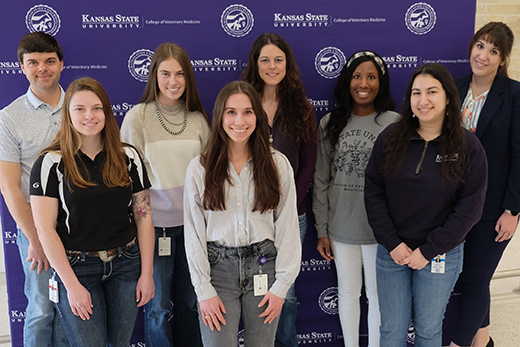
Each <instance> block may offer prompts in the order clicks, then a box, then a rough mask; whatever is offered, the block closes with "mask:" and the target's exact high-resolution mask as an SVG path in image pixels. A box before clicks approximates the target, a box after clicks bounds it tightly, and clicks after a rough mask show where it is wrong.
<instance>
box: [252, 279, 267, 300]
mask: <svg viewBox="0 0 520 347" xmlns="http://www.w3.org/2000/svg"><path fill="white" fill-rule="evenodd" d="M253 283H254V287H255V292H254V294H255V296H260V295H265V294H267V289H268V288H267V285H268V281H267V274H260V275H254V276H253Z"/></svg>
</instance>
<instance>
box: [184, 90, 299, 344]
mask: <svg viewBox="0 0 520 347" xmlns="http://www.w3.org/2000/svg"><path fill="white" fill-rule="evenodd" d="M184 188H185V192H184V220H185V233H186V253H187V255H188V264H189V267H190V274H191V279H192V283H193V286H194V288H195V292H196V294H197V297H198V301H199V308H200V313H201V314H200V323H201V332H202V339H203V342H204V346H231V345H234V344H235V343H236V336H237V332H238V323H239V320H240V316H241V315H242V318H243V321H244V327H245V344H246V345H247V346H248V347H251V346H273V345H274V338H275V333H276V327H277V325H278V324H277V323H278V319H277V318H278V316H279V314H280V311H281V309H282V305H283V302H284V298H285V295H286V293H287V290H288V289H289V287H290V286H291V284H292V283H293V282H294V280H295V279H296V276H297V275H298V272H299V268H300V260H301V246H300V242H299V229H298V220H297V212H296V189H295V184H294V175H293V172H292V168H291V165H290V163H289V161H288V160H287V158H285V156H283V155H282V154H281V153H280V152H278V151H276V150H274V149H273V148H271V147H270V146H269V134H268V128H267V118H266V117H265V115H264V111H263V109H262V104H261V101H260V97H259V95H258V93H257V92H256V91H255V90H254V88H253V87H252V86H251V85H250V84H248V83H246V82H241V81H236V82H231V83H229V84H227V85H226V86H225V87H224V88H223V89H222V90H221V91H220V93H219V95H218V96H217V100H216V101H215V108H214V110H213V126H212V133H211V137H210V139H209V142H208V145H207V147H206V148H205V150H204V152H203V154H201V155H200V156H198V157H196V158H195V159H193V161H192V162H191V164H190V165H189V167H188V170H187V173H186V182H185V186H184ZM265 275H267V278H266V276H265ZM267 323H269V324H267ZM215 328H216V330H215Z"/></svg>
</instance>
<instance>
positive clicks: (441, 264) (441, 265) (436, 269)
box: [432, 253, 446, 274]
mask: <svg viewBox="0 0 520 347" xmlns="http://www.w3.org/2000/svg"><path fill="white" fill-rule="evenodd" d="M445 268H446V253H444V254H439V255H437V256H436V257H435V258H433V260H432V273H434V274H443V273H444V269H445Z"/></svg>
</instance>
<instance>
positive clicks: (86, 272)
mask: <svg viewBox="0 0 520 347" xmlns="http://www.w3.org/2000/svg"><path fill="white" fill-rule="evenodd" d="M69 263H70V265H71V266H72V270H74V273H75V274H76V277H77V278H78V280H79V281H80V283H81V284H82V285H83V286H84V287H85V288H86V289H87V290H88V291H89V293H90V297H91V300H92V305H93V308H92V312H93V313H92V315H91V316H90V319H88V320H82V319H81V318H80V317H79V316H75V315H74V314H73V313H72V310H71V308H70V305H69V300H68V297H67V289H66V288H65V286H64V285H63V282H62V281H61V279H60V278H59V276H58V275H56V279H57V281H58V282H59V295H60V302H59V303H58V304H55V306H56V308H57V310H58V312H59V314H60V315H61V317H62V318H63V319H62V322H63V326H64V327H65V331H66V332H67V336H68V338H69V341H70V344H71V346H81V347H100V346H107V345H108V346H111V347H128V345H129V344H130V338H131V337H132V332H133V331H134V324H135V319H136V318H137V313H138V311H139V310H138V308H137V302H136V301H135V298H136V290H135V289H136V286H137V281H138V280H139V277H140V276H141V255H140V252H139V245H135V246H133V247H131V248H129V249H128V250H126V251H124V252H122V253H121V254H120V255H119V256H116V258H114V259H113V260H112V261H110V262H108V263H104V262H102V261H101V259H100V258H98V257H92V258H90V257H86V258H82V257H80V256H69Z"/></svg>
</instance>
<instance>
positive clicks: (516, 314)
mask: <svg viewBox="0 0 520 347" xmlns="http://www.w3.org/2000/svg"><path fill="white" fill-rule="evenodd" d="M518 232H520V230H517V233H518ZM8 317H9V315H8V309H7V289H6V284H5V273H0V347H9V346H10V345H11V344H10V337H9V318H8ZM490 331H491V335H492V336H493V339H494V340H495V346H498V347H518V346H519V345H520V343H519V341H520V234H518V235H517V236H516V237H515V238H513V240H512V241H511V244H510V245H509V246H508V247H507V249H506V252H505V253H504V256H503V257H502V261H501V262H500V264H499V266H498V269H497V272H496V274H495V277H494V278H493V281H492V282H491V327H490Z"/></svg>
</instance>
